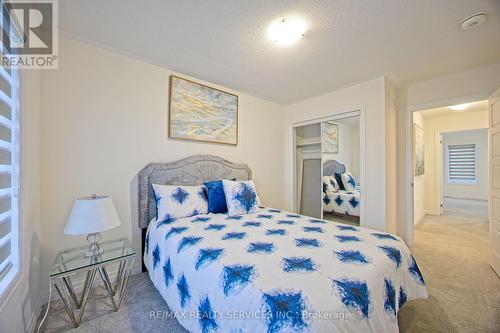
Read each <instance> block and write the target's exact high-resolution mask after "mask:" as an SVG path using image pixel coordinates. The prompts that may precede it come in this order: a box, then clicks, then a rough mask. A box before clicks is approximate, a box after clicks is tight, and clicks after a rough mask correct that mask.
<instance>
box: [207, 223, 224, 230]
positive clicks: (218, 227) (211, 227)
mask: <svg viewBox="0 0 500 333" xmlns="http://www.w3.org/2000/svg"><path fill="white" fill-rule="evenodd" d="M226 226H227V225H226V224H209V225H208V226H207V227H205V230H222V229H224V228H225V227H226Z"/></svg>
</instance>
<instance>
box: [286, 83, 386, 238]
mask: <svg viewBox="0 0 500 333" xmlns="http://www.w3.org/2000/svg"><path fill="white" fill-rule="evenodd" d="M385 84H386V82H385V78H379V79H376V80H372V81H368V82H364V83H361V84H358V85H355V86H352V87H349V88H345V89H342V90H338V91H335V92H332V93H329V94H327V95H323V96H319V97H316V98H313V99H309V100H306V101H303V102H300V103H296V104H293V105H290V106H288V107H287V108H286V110H287V116H288V119H287V132H286V137H285V139H286V141H285V161H286V163H285V189H284V193H285V194H286V198H285V199H286V201H285V206H286V208H287V209H292V207H293V193H294V191H293V179H294V177H293V167H292V161H293V149H294V147H293V144H292V135H293V132H292V124H294V123H298V122H304V121H308V120H311V119H318V118H322V117H328V116H332V115H335V114H340V113H344V112H348V111H355V110H363V111H364V112H365V122H366V123H365V126H366V129H365V135H366V138H365V142H361V143H360V145H362V146H363V145H364V149H365V161H366V166H367V168H366V171H365V173H366V174H365V175H366V178H365V183H366V184H362V186H363V190H364V191H365V195H366V211H367V212H368V215H369V218H367V219H366V220H367V221H365V222H366V226H368V227H371V228H374V229H379V230H385V229H386V222H387V219H386V191H385V189H386V161H385V157H386V155H385V150H386V142H385V135H384V133H385V130H386V123H385V112H386V110H385Z"/></svg>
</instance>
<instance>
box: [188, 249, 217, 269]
mask: <svg viewBox="0 0 500 333" xmlns="http://www.w3.org/2000/svg"><path fill="white" fill-rule="evenodd" d="M223 253H224V249H222V248H209V249H201V250H200V252H199V253H198V258H197V259H196V264H195V266H194V267H195V269H196V270H199V269H200V268H202V267H205V266H207V265H208V264H210V263H211V262H214V261H216V260H217V259H219V258H220V257H221V256H222V254H223Z"/></svg>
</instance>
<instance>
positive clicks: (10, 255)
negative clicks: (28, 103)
mask: <svg viewBox="0 0 500 333" xmlns="http://www.w3.org/2000/svg"><path fill="white" fill-rule="evenodd" d="M0 3H1V5H2V6H1V7H2V8H1V9H2V11H3V15H2V19H1V20H0V24H1V29H2V30H1V31H2V33H6V32H5V28H6V25H7V24H6V20H7V19H8V15H5V14H6V11H5V8H4V7H3V1H1V2H0ZM7 51H8V50H6V49H5V46H4V45H3V43H2V42H1V41H0V53H1V54H2V55H3V54H4V53H7ZM18 110H19V77H18V71H17V69H9V68H4V67H2V66H1V65H0V295H1V294H3V293H4V292H5V290H6V289H7V287H8V286H9V285H10V283H11V282H12V281H13V279H14V278H15V276H16V274H17V272H18V271H19V245H18V244H19V239H18V237H19V234H18V230H19V219H18V193H19V112H18Z"/></svg>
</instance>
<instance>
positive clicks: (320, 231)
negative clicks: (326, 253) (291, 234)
mask: <svg viewBox="0 0 500 333" xmlns="http://www.w3.org/2000/svg"><path fill="white" fill-rule="evenodd" d="M302 229H304V231H305V232H319V233H323V229H322V228H321V227H302Z"/></svg>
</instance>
